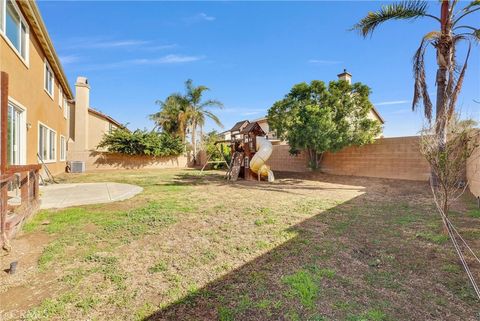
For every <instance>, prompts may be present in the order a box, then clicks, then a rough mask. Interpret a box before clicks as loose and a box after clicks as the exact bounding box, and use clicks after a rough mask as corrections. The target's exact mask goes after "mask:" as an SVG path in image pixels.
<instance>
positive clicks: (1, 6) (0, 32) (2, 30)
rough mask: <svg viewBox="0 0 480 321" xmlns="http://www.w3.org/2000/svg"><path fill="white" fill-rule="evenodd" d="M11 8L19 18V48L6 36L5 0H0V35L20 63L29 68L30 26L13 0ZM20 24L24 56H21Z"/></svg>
mask: <svg viewBox="0 0 480 321" xmlns="http://www.w3.org/2000/svg"><path fill="white" fill-rule="evenodd" d="M11 3H12V5H13V8H14V9H15V11H16V13H17V14H18V16H19V18H20V24H19V32H20V39H19V41H20V49H17V47H15V45H14V44H13V43H12V41H11V40H10V39H9V38H8V36H7V30H6V29H7V0H0V36H1V37H2V38H4V39H5V42H6V43H7V44H8V45H9V46H10V47H11V48H12V50H13V52H14V53H15V54H16V55H17V56H18V58H20V60H21V61H22V63H23V64H24V65H25V66H26V67H27V68H29V67H30V26H29V25H28V23H27V20H26V19H25V17H24V16H23V13H22V11H21V10H20V8H19V7H18V5H17V4H16V3H15V0H11ZM22 25H23V26H24V27H25V39H24V41H25V43H24V45H25V48H24V49H25V57H24V56H22V52H21V51H22V49H23V48H22Z"/></svg>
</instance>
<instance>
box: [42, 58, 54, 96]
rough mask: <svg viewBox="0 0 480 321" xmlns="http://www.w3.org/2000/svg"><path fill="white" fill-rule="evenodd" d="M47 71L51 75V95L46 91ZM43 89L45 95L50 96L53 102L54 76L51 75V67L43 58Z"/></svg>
mask: <svg viewBox="0 0 480 321" xmlns="http://www.w3.org/2000/svg"><path fill="white" fill-rule="evenodd" d="M47 69H48V71H49V72H50V74H51V75H52V92H51V93H50V92H49V91H48V89H47ZM43 89H44V90H45V92H46V93H47V95H48V96H50V98H52V100H55V98H54V97H55V74H54V73H53V69H52V67H51V66H50V64H49V63H48V61H47V58H45V62H44V64H43Z"/></svg>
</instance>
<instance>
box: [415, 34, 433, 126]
mask: <svg viewBox="0 0 480 321" xmlns="http://www.w3.org/2000/svg"><path fill="white" fill-rule="evenodd" d="M427 36H428V37H427ZM432 39H434V38H432V35H430V34H427V35H426V36H425V37H424V38H423V39H422V42H421V43H420V47H418V49H417V51H416V52H415V55H414V57H413V76H414V79H415V85H414V91H413V101H412V110H416V109H417V107H418V105H419V104H420V102H421V101H423V107H424V114H425V118H427V119H428V121H429V122H430V121H431V120H432V110H433V106H432V101H431V99H430V95H429V94H428V86H427V80H426V76H425V50H426V48H427V46H428V45H429V44H430V43H431V42H432V41H433V40H432Z"/></svg>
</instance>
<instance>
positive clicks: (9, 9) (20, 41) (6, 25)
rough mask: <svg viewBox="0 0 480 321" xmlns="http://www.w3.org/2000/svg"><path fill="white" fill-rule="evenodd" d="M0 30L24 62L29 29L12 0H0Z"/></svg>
mask: <svg viewBox="0 0 480 321" xmlns="http://www.w3.org/2000/svg"><path fill="white" fill-rule="evenodd" d="M0 30H1V31H2V34H3V35H4V36H5V37H6V38H7V40H8V41H7V42H8V44H9V45H10V46H12V47H13V48H14V49H15V51H16V53H17V54H18V55H19V56H20V57H21V58H22V59H23V61H24V62H26V61H27V60H28V59H27V58H28V36H29V29H28V25H27V23H26V22H25V19H24V18H23V16H22V14H21V12H20V10H19V9H18V7H17V5H16V4H15V3H14V1H13V0H0Z"/></svg>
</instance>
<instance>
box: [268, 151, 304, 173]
mask: <svg viewBox="0 0 480 321" xmlns="http://www.w3.org/2000/svg"><path fill="white" fill-rule="evenodd" d="M289 149H290V146H289V145H273V151H272V155H271V156H270V158H269V159H268V160H267V165H268V166H270V168H271V169H272V170H273V171H281V172H306V171H308V167H307V164H308V156H307V153H305V152H301V153H300V154H299V155H297V156H292V155H290V153H289V152H288V151H289Z"/></svg>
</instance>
